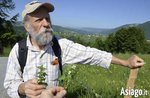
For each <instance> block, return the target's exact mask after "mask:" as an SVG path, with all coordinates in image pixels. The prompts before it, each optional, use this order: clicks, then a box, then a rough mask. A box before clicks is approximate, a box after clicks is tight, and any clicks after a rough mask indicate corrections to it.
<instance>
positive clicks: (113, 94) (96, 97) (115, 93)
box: [60, 54, 150, 98]
mask: <svg viewBox="0 0 150 98" xmlns="http://www.w3.org/2000/svg"><path fill="white" fill-rule="evenodd" d="M116 56H117V57H120V58H123V59H126V58H128V57H129V56H131V54H117V55H116ZM138 56H140V57H141V58H143V59H144V60H145V62H146V64H145V65H144V67H142V68H141V69H140V70H139V73H138V77H137V80H136V83H135V89H141V90H143V91H144V90H146V91H148V93H147V95H141V96H138V98H150V77H149V75H150V55H146V54H145V55H143V54H139V55H138ZM129 72H130V69H128V68H124V67H121V66H118V65H111V66H110V68H109V69H104V68H101V67H98V66H90V65H80V64H77V65H73V67H72V66H66V67H65V69H64V75H63V76H62V77H61V79H60V80H61V85H62V86H64V87H65V88H66V89H67V92H68V94H67V98H123V95H120V93H121V89H122V87H123V88H124V89H125V87H126V84H127V80H128V77H129ZM133 98H134V96H133Z"/></svg>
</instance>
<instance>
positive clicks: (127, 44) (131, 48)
mask: <svg viewBox="0 0 150 98" xmlns="http://www.w3.org/2000/svg"><path fill="white" fill-rule="evenodd" d="M106 42H107V47H108V48H107V49H110V51H111V52H117V53H119V52H121V53H125V52H134V53H139V52H140V53H143V52H145V51H144V49H145V48H144V47H146V39H145V36H144V31H142V30H141V29H139V28H136V27H129V28H122V29H120V30H118V31H117V32H116V33H115V34H111V35H109V37H108V38H107V41H106Z"/></svg>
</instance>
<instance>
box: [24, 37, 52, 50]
mask: <svg viewBox="0 0 150 98" xmlns="http://www.w3.org/2000/svg"><path fill="white" fill-rule="evenodd" d="M51 46H52V44H51V43H49V44H47V45H46V46H45V47H44V50H47V49H48V48H50V47H51ZM27 47H28V49H30V50H33V51H40V50H38V49H37V48H36V47H34V46H33V45H32V44H31V40H30V36H29V35H28V36H27Z"/></svg>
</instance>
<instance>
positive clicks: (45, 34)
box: [29, 27, 53, 46]
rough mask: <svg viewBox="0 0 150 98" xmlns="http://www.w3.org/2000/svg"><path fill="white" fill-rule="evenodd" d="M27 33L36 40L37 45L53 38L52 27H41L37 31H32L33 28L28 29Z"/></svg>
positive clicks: (41, 44) (45, 43) (48, 41)
mask: <svg viewBox="0 0 150 98" xmlns="http://www.w3.org/2000/svg"><path fill="white" fill-rule="evenodd" d="M29 35H30V36H31V37H32V38H33V39H34V40H36V42H37V44H38V45H39V46H44V45H47V44H49V43H50V42H51V41H52V38H53V29H52V28H50V29H46V28H44V27H42V28H41V29H40V31H39V32H38V33H36V32H33V29H32V28H31V29H30V32H29Z"/></svg>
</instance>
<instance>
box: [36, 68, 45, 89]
mask: <svg viewBox="0 0 150 98" xmlns="http://www.w3.org/2000/svg"><path fill="white" fill-rule="evenodd" d="M37 68H38V69H39V71H38V73H37V77H38V84H42V85H46V86H47V83H46V82H45V80H46V75H47V74H46V72H45V69H46V68H44V66H43V65H41V66H39V67H37Z"/></svg>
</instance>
